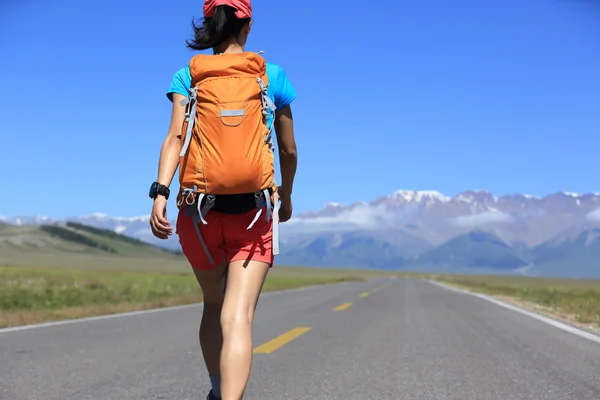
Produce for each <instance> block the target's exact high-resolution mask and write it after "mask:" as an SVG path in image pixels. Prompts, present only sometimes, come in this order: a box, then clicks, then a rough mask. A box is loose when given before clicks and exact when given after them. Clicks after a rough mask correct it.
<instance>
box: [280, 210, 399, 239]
mask: <svg viewBox="0 0 600 400" xmlns="http://www.w3.org/2000/svg"><path fill="white" fill-rule="evenodd" d="M391 217H392V214H391V213H390V212H389V211H388V210H386V207H385V205H383V204H381V205H378V206H368V205H362V204H359V205H357V206H355V207H352V208H348V209H345V210H342V211H341V212H339V213H338V214H336V215H331V216H321V217H316V218H292V219H291V220H289V221H288V222H286V223H284V224H282V225H281V229H282V230H290V231H293V232H295V233H300V232H303V233H309V232H310V233H314V232H324V231H343V230H351V229H357V228H360V229H371V228H381V227H382V226H383V225H386V224H387V222H389V221H390V220H391Z"/></svg>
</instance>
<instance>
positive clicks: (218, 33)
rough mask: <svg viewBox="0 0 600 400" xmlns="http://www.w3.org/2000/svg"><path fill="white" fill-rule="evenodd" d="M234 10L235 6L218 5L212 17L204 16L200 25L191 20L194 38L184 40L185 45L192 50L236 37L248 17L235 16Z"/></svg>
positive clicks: (208, 47)
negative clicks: (189, 40)
mask: <svg viewBox="0 0 600 400" xmlns="http://www.w3.org/2000/svg"><path fill="white" fill-rule="evenodd" d="M235 11H236V10H235V8H233V7H230V6H225V5H223V6H218V7H216V8H215V13H214V15H213V16H212V17H210V18H204V21H203V22H202V25H201V26H196V24H195V23H194V21H192V27H193V29H194V40H192V41H191V42H188V41H187V40H186V43H187V47H189V48H190V49H193V50H205V49H210V48H212V47H215V46H218V45H219V44H221V43H223V42H224V41H225V40H227V39H229V38H231V37H232V36H234V37H237V36H238V35H239V34H240V32H241V31H242V28H243V27H244V26H245V25H246V24H247V23H248V22H250V19H249V18H244V19H239V18H237V17H236V16H235Z"/></svg>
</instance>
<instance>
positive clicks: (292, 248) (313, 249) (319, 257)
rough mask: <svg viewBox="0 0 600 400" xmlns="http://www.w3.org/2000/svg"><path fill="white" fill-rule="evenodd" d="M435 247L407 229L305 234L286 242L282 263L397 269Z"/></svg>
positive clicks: (280, 262)
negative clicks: (405, 230) (407, 260)
mask: <svg viewBox="0 0 600 400" xmlns="http://www.w3.org/2000/svg"><path fill="white" fill-rule="evenodd" d="M431 247H432V246H431V245H430V244H429V243H427V242H425V241H424V240H422V239H419V238H416V237H414V236H412V235H409V234H407V233H404V232H399V231H393V232H381V231H368V230H365V231H358V232H357V231H351V232H336V233H331V234H320V235H314V236H310V235H305V236H304V237H302V238H301V239H298V240H295V241H292V242H288V243H282V245H281V255H280V256H278V257H277V260H276V262H277V263H278V264H281V265H298V266H322V267H346V268H376V269H397V268H398V267H401V266H402V265H403V264H404V263H405V259H407V258H411V257H413V256H415V255H416V254H418V253H419V252H422V251H425V250H428V249H430V248H431Z"/></svg>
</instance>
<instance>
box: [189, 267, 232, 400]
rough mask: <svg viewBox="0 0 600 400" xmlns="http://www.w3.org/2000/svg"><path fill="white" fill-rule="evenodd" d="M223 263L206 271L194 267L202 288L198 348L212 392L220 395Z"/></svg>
mask: <svg viewBox="0 0 600 400" xmlns="http://www.w3.org/2000/svg"><path fill="white" fill-rule="evenodd" d="M224 272H225V263H223V264H221V265H219V266H218V267H217V268H214V269H212V270H208V271H202V270H198V269H194V274H195V275H196V279H197V280H198V284H200V287H201V288H202V294H203V298H204V306H203V309H202V321H201V322H200V331H199V339H200V348H201V349H202V355H203V357H204V363H205V364H206V369H207V370H208V375H209V378H210V380H211V384H212V390H213V394H214V395H215V396H217V397H220V395H221V393H220V376H219V375H220V357H221V346H222V345H223V335H222V332H221V308H222V307H223V299H224V297H223V283H224V281H223V280H224Z"/></svg>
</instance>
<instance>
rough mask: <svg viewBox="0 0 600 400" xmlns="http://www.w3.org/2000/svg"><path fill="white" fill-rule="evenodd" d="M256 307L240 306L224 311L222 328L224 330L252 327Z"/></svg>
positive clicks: (249, 305) (222, 313)
mask: <svg viewBox="0 0 600 400" xmlns="http://www.w3.org/2000/svg"><path fill="white" fill-rule="evenodd" d="M253 319H254V307H253V305H251V304H247V305H245V304H238V307H235V308H227V309H223V311H222V312H221V326H222V327H223V330H229V329H233V328H234V327H244V326H252V320H253Z"/></svg>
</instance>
